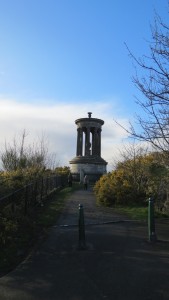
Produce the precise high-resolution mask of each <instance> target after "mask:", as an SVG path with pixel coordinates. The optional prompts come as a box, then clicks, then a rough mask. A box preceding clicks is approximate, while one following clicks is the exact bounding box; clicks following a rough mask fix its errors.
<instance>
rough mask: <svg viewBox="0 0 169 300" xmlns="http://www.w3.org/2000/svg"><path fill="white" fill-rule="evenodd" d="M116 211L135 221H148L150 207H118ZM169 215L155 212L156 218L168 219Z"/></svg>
mask: <svg viewBox="0 0 169 300" xmlns="http://www.w3.org/2000/svg"><path fill="white" fill-rule="evenodd" d="M115 211H117V213H120V214H124V215H126V216H127V217H129V218H131V219H135V220H142V221H147V219H148V207H138V206H126V207H125V206H116V207H115ZM168 217H169V215H168V214H166V213H163V212H160V211H155V218H160V219H162V218H168Z"/></svg>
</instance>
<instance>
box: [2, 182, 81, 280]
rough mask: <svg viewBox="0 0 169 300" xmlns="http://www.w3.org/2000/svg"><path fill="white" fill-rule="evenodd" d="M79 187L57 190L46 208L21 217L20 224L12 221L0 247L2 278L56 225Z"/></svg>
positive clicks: (48, 200)
mask: <svg viewBox="0 0 169 300" xmlns="http://www.w3.org/2000/svg"><path fill="white" fill-rule="evenodd" d="M79 187H80V186H79V185H78V184H74V186H73V187H72V188H71V187H66V188H64V189H62V190H60V191H57V190H56V191H55V192H53V193H52V194H51V195H50V196H49V197H48V199H47V200H46V201H45V202H44V206H42V207H38V208H37V209H36V211H34V212H33V214H31V215H29V216H23V217H21V218H20V220H19V223H18V222H17V221H16V220H13V221H12V222H13V226H11V229H10V230H8V232H7V235H6V239H5V242H4V243H2V245H1V246H0V276H3V275H4V274H6V273H8V272H9V271H11V270H12V269H14V268H15V267H16V266H17V265H18V264H19V263H20V262H21V261H22V260H23V259H24V258H25V257H26V256H27V255H28V254H29V252H30V251H31V249H32V247H33V246H34V245H35V244H36V243H37V240H38V239H39V238H40V237H42V236H44V235H46V233H47V232H48V229H49V228H50V227H51V226H52V225H54V224H56V222H57V219H58V217H59V216H60V214H61V212H62V210H63V208H64V206H65V202H66V199H67V198H68V197H69V196H70V195H71V194H72V193H73V191H74V190H76V189H79ZM10 224H11V220H10ZM1 242H2V241H1Z"/></svg>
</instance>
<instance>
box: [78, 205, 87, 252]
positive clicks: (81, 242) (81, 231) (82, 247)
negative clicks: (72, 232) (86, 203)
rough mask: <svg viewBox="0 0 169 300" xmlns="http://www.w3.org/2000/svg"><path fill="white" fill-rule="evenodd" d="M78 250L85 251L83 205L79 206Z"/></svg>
mask: <svg viewBox="0 0 169 300" xmlns="http://www.w3.org/2000/svg"><path fill="white" fill-rule="evenodd" d="M79 249H80V250H85V249H86V241H85V224H84V212H83V205H82V204H79Z"/></svg>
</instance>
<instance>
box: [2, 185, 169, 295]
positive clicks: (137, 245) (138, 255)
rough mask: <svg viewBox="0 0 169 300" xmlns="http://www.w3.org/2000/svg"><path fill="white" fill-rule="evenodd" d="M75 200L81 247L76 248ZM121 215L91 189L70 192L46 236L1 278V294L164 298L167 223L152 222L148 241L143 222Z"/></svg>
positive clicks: (168, 289)
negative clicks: (153, 238) (82, 228)
mask: <svg viewBox="0 0 169 300" xmlns="http://www.w3.org/2000/svg"><path fill="white" fill-rule="evenodd" d="M79 203H81V204H83V206H84V215H85V222H86V245H87V249H86V250H78V227H77V226H75V225H76V224H77V222H78V205H79ZM121 219H122V217H119V216H117V215H116V214H115V213H113V210H112V209H109V208H107V209H105V208H104V209H103V208H97V207H96V206H95V200H94V196H93V194H92V192H91V191H77V192H75V193H74V194H73V195H72V196H71V197H70V199H69V200H68V201H67V205H66V207H65V210H64V212H63V214H62V215H61V217H60V219H59V221H58V223H57V224H56V226H54V227H53V228H52V229H51V231H50V233H49V236H48V238H47V239H46V240H45V241H43V243H41V245H39V246H38V248H37V249H36V251H34V252H33V253H32V255H30V256H29V258H28V259H27V260H26V261H25V262H24V263H22V264H20V265H19V266H18V267H17V268H16V270H14V271H13V272H11V273H9V274H7V275H6V276H4V277H2V278H0V300H101V299H106V300H113V299H115V300H150V299H153V300H157V299H158V300H167V299H168V300H169V230H168V229H169V224H168V225H166V224H157V235H159V236H158V238H159V241H158V242H157V243H156V244H151V243H148V242H147V226H146V224H142V223H140V222H133V221H132V222H120V220H121ZM92 224H93V225H92ZM60 225H69V226H60Z"/></svg>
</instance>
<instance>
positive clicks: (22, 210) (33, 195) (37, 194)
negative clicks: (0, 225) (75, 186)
mask: <svg viewBox="0 0 169 300" xmlns="http://www.w3.org/2000/svg"><path fill="white" fill-rule="evenodd" d="M66 184H67V177H66V176H59V175H57V176H51V177H42V178H40V179H37V180H35V181H33V182H31V183H30V184H28V185H26V186H24V187H23V188H21V189H19V190H16V191H15V192H13V193H11V194H9V195H7V196H5V197H2V198H1V199H0V209H1V211H2V210H3V209H4V208H9V209H10V210H11V211H12V213H13V214H23V215H27V214H28V212H30V211H31V210H32V209H33V208H35V207H37V206H38V205H43V202H44V201H45V199H46V198H47V196H48V195H49V194H50V193H51V192H52V191H54V190H55V189H57V188H60V187H64V186H66Z"/></svg>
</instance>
